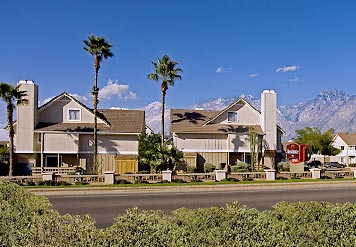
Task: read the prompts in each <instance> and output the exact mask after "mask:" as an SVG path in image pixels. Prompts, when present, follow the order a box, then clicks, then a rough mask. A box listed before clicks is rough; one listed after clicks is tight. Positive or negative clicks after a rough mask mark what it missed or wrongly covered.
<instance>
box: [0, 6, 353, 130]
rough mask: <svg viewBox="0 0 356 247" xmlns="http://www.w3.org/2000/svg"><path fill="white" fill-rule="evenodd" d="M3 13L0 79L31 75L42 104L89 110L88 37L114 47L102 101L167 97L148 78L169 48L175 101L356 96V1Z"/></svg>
mask: <svg viewBox="0 0 356 247" xmlns="http://www.w3.org/2000/svg"><path fill="white" fill-rule="evenodd" d="M1 10H2V11H1V12H2V15H1V18H2V21H1V22H0V32H1V39H0V47H1V56H0V68H1V69H0V71H1V73H0V81H2V82H7V83H13V84H15V83H17V82H18V81H19V80H21V79H32V80H34V81H35V82H36V83H37V84H38V85H39V86H40V95H39V97H40V100H41V102H43V101H44V100H46V99H48V98H50V97H53V96H56V95H58V94H60V93H61V92H63V91H66V92H68V93H72V94H77V95H79V96H82V97H86V99H87V102H86V104H87V105H88V106H89V107H91V100H90V90H91V87H92V85H93V76H94V70H93V58H92V57H91V56H90V55H89V54H88V53H87V52H86V51H85V50H83V46H84V44H83V40H84V39H87V37H88V36H89V35H90V34H94V35H96V36H104V37H105V38H106V39H107V40H108V42H110V43H111V44H112V45H113V48H112V51H113V53H114V54H115V56H114V57H113V58H112V59H108V60H105V61H104V62H103V63H102V66H101V69H100V71H99V87H100V89H103V90H102V92H103V94H102V98H101V100H100V103H99V107H100V108H108V107H124V108H140V107H143V106H145V105H147V104H149V103H151V102H154V101H160V99H161V93H160V87H159V83H157V82H154V81H150V80H147V79H146V78H147V75H148V74H149V73H151V72H153V66H152V64H151V61H156V60H157V58H159V57H162V56H163V55H164V54H168V55H169V56H170V57H171V58H172V59H173V60H175V61H177V62H179V67H180V68H182V69H183V71H184V72H183V74H182V81H177V83H176V85H175V87H173V88H170V89H169V90H168V93H167V104H168V105H169V106H170V107H171V108H184V107H187V106H189V105H191V104H193V103H196V102H198V101H202V100H204V99H208V98H217V97H225V96H239V95H241V94H251V95H253V96H255V97H259V96H260V93H261V91H263V90H264V89H274V90H275V91H276V92H277V95H278V105H289V104H293V103H297V102H301V101H307V100H310V99H312V98H314V97H315V96H316V95H317V94H318V93H320V92H321V91H323V90H328V89H337V90H342V91H347V92H348V93H350V94H355V93H356V83H355V81H356V77H355V71H356V70H355V69H356V26H355V24H356V15H355V11H356V2H355V1H336V0H335V1H330V0H329V1H328V0H323V1H319V0H305V1H303V0H299V1H295V0H270V1H264V0H259V1H257V0H255V1H254V0H246V1H241V0H236V1H233V0H231V1H222V0H221V1H218V0H215V1H212V0H204V1H202V0H201V1H198V0H196V1H192V0H179V1H178V0H176V1H174V0H172V1H156V0H151V1H148V0H147V1H145V0H141V1H134V0H127V1H124V0H122V1H114V0H113V1H92V0H86V1H84V0H76V1H73V0H62V1H56V0H51V1H49V0H36V1H17V0H12V1H10V0H8V1H7V0H5V1H2V4H1ZM2 108H4V107H2ZM1 111H3V112H4V113H3V114H2V117H1V118H0V122H1V123H4V122H5V117H4V114H5V109H1Z"/></svg>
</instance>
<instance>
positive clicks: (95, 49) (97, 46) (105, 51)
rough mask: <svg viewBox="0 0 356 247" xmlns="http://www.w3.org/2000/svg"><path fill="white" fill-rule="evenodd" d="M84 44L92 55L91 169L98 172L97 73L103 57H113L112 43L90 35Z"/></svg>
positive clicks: (85, 48)
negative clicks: (92, 120)
mask: <svg viewBox="0 0 356 247" xmlns="http://www.w3.org/2000/svg"><path fill="white" fill-rule="evenodd" d="M83 42H84V44H85V45H86V46H85V47H84V50H86V51H87V52H89V53H90V54H91V55H92V56H94V70H95V76H94V86H93V89H92V92H91V94H92V95H93V106H94V143H93V144H94V150H93V153H94V155H93V169H94V172H95V173H97V172H98V164H97V154H98V137H97V130H98V122H97V119H96V117H97V106H98V103H99V101H98V94H99V88H98V73H99V69H100V64H101V61H102V59H103V58H105V59H107V58H109V57H113V56H114V54H113V53H112V52H111V51H110V48H111V47H112V45H110V44H109V43H108V42H107V41H106V40H105V39H104V38H103V37H95V36H94V35H91V36H89V37H88V40H84V41H83Z"/></svg>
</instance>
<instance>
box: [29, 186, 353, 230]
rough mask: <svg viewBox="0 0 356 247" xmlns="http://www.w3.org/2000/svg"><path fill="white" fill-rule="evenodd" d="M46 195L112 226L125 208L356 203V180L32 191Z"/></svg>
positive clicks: (59, 206) (57, 204)
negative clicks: (237, 204) (288, 183)
mask: <svg viewBox="0 0 356 247" xmlns="http://www.w3.org/2000/svg"><path fill="white" fill-rule="evenodd" d="M34 193H35V194H37V195H45V196H47V197H48V198H49V200H50V202H51V203H52V205H53V208H54V209H56V210H58V211H59V212H60V213H61V214H65V213H69V214H72V215H76V214H80V215H85V214H89V215H91V216H92V217H93V218H94V219H95V221H96V226H97V227H99V228H105V227H108V226H110V225H112V223H113V221H114V218H115V217H116V216H118V215H120V214H123V213H125V211H126V210H127V209H128V208H132V207H139V208H141V209H145V210H147V209H154V210H163V211H164V212H166V213H171V212H172V211H173V210H175V209H178V208H181V207H186V208H191V209H195V208H205V207H213V206H225V205H226V204H227V203H229V202H232V201H239V202H240V203H242V204H245V205H247V206H249V207H254V208H256V209H258V210H269V209H272V206H273V205H274V204H276V203H278V202H280V201H288V202H298V201H329V202H333V203H337V202H338V203H344V202H352V203H356V183H355V182H349V183H330V184H325V183H323V184H321V183H315V184H306V183H303V184H294V185H293V184H291V185H273V186H271V185H265V186H262V185H257V186H234V185H230V186H228V185H226V186H206V187H203V186H201V187H156V188H152V187H151V188H129V189H128V188H126V189H122V188H116V189H110V190H108V189H79V190H68V189H63V190H43V191H34Z"/></svg>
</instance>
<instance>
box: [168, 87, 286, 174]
mask: <svg viewBox="0 0 356 247" xmlns="http://www.w3.org/2000/svg"><path fill="white" fill-rule="evenodd" d="M276 111H277V95H276V93H275V92H274V91H272V90H265V91H263V93H262V94H261V111H258V110H257V109H255V108H254V107H253V106H252V105H251V104H250V103H249V102H247V101H246V100H245V99H243V98H239V99H237V100H236V101H235V102H233V103H232V104H230V105H229V106H228V107H226V108H225V109H223V110H221V111H207V110H188V109H183V110H179V109H172V110H171V134H172V137H173V145H174V146H176V147H177V148H178V149H180V150H181V151H183V153H184V157H185V160H186V163H187V164H188V165H191V166H197V167H198V170H200V171H201V170H202V169H203V168H202V167H203V165H204V164H205V163H212V164H214V165H215V166H216V167H217V168H223V167H224V166H226V165H227V164H235V163H236V161H243V162H246V163H250V162H251V146H250V136H249V130H253V132H255V133H256V134H257V139H258V142H260V143H261V148H260V150H259V161H258V162H259V163H261V164H264V165H265V166H267V167H270V168H274V166H275V164H276V162H278V160H279V159H280V158H281V153H282V144H281V136H282V134H283V133H284V132H283V130H282V129H281V128H280V127H279V126H278V125H277V122H276V121H277V119H276V114H277V113H276Z"/></svg>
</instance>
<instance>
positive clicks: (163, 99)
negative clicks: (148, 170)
mask: <svg viewBox="0 0 356 247" xmlns="http://www.w3.org/2000/svg"><path fill="white" fill-rule="evenodd" d="M165 99H166V89H164V88H163V89H162V139H161V143H162V145H163V144H164V108H165V107H164V106H165V101H166V100H165Z"/></svg>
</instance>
